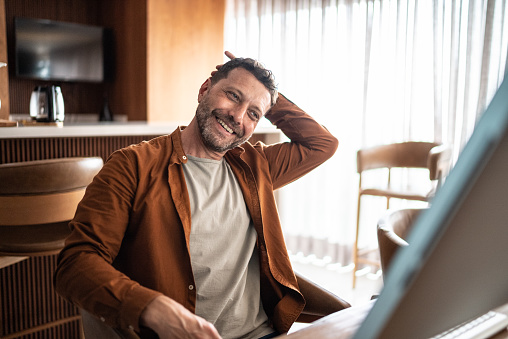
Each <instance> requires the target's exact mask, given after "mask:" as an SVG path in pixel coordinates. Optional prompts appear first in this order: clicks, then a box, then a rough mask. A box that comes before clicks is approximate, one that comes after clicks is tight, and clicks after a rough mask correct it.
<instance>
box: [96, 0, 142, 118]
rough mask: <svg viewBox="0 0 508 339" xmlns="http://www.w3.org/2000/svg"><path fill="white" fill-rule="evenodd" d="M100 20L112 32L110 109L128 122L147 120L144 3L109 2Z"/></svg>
mask: <svg viewBox="0 0 508 339" xmlns="http://www.w3.org/2000/svg"><path fill="white" fill-rule="evenodd" d="M101 6H102V7H101V20H102V23H103V25H104V26H106V27H111V28H112V29H113V36H114V45H115V53H114V54H115V55H114V60H115V69H114V72H113V73H114V75H113V76H114V78H113V81H112V82H111V83H108V84H107V85H108V90H107V92H108V97H109V104H110V109H111V111H112V113H113V115H115V114H125V115H127V116H128V120H130V121H136V120H142V121H146V120H147V85H146V82H147V70H146V69H147V60H146V44H147V42H146V41H147V13H146V12H147V1H146V0H108V1H103V2H102V3H101Z"/></svg>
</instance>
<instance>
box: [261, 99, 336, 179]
mask: <svg viewBox="0 0 508 339" xmlns="http://www.w3.org/2000/svg"><path fill="white" fill-rule="evenodd" d="M266 118H267V119H268V120H269V121H270V122H271V123H272V124H273V125H275V126H276V127H277V128H278V129H280V130H281V131H282V132H283V133H284V134H285V135H286V136H287V137H288V138H289V139H290V142H282V143H278V144H275V145H270V146H266V147H265V148H264V153H265V156H266V158H267V160H268V162H269V164H270V174H271V177H272V181H273V188H274V189H278V188H280V187H282V186H284V185H286V184H288V183H290V182H292V181H294V180H296V179H298V178H300V177H301V176H303V175H305V174H306V173H308V172H310V171H311V170H313V169H314V168H316V167H317V166H319V165H320V164H322V163H323V162H325V161H326V160H328V159H329V158H330V157H331V156H332V155H333V154H334V153H335V151H336V150H337V147H338V144H339V142H338V140H337V139H336V138H335V137H334V136H333V135H332V134H331V133H330V132H329V131H328V130H327V129H326V128H325V127H323V126H322V125H320V124H319V123H318V122H317V121H316V120H314V119H313V118H312V117H311V116H309V115H308V114H307V113H305V112H304V111H303V110H302V109H300V108H299V107H298V106H296V105H295V104H294V103H292V102H291V101H289V100H288V99H287V98H286V97H284V96H283V95H282V94H279V97H278V99H277V102H276V103H275V105H274V106H273V107H272V109H271V110H270V111H269V112H268V113H267V114H266Z"/></svg>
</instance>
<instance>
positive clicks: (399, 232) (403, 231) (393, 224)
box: [377, 208, 426, 276]
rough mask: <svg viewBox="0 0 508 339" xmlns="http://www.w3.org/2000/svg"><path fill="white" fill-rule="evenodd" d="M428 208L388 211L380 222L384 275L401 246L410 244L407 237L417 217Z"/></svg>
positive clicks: (379, 241)
mask: <svg viewBox="0 0 508 339" xmlns="http://www.w3.org/2000/svg"><path fill="white" fill-rule="evenodd" d="M424 210H426V208H407V209H400V210H391V211H388V212H387V213H386V214H385V215H384V216H383V217H382V218H381V219H380V220H379V222H378V225H377V240H378V245H379V255H380V258H381V268H382V270H383V276H386V272H388V269H389V267H390V263H391V261H392V259H393V257H394V255H395V253H396V252H397V251H398V250H399V248H401V247H404V246H408V243H407V242H406V240H405V239H406V237H407V235H408V234H409V232H410V230H411V228H412V226H413V225H414V223H415V221H416V218H418V216H419V215H420V213H422V211H424Z"/></svg>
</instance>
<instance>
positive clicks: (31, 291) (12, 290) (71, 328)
mask: <svg viewBox="0 0 508 339" xmlns="http://www.w3.org/2000/svg"><path fill="white" fill-rule="evenodd" d="M55 268H56V256H44V257H32V258H29V259H27V260H24V261H22V262H20V263H17V264H15V265H11V266H8V267H5V268H3V269H1V270H0V291H1V294H2V295H1V301H0V302H1V304H2V309H1V311H0V322H1V325H2V326H1V328H0V337H1V338H79V334H80V322H79V312H78V310H77V309H76V308H75V307H73V306H72V305H71V304H69V303H68V302H66V301H65V300H63V299H62V298H60V297H59V296H58V295H57V294H56V293H55V291H54V288H53V281H52V279H53V277H52V273H53V272H54V271H55Z"/></svg>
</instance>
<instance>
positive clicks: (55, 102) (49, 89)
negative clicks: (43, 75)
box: [30, 86, 65, 122]
mask: <svg viewBox="0 0 508 339" xmlns="http://www.w3.org/2000/svg"><path fill="white" fill-rule="evenodd" d="M30 117H31V118H32V119H33V120H35V121H37V122H56V121H64V117H65V108H64V100H63V96H62V90H61V88H60V86H37V87H35V89H34V90H33V91H32V95H31V97H30Z"/></svg>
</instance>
